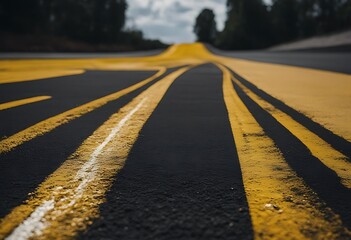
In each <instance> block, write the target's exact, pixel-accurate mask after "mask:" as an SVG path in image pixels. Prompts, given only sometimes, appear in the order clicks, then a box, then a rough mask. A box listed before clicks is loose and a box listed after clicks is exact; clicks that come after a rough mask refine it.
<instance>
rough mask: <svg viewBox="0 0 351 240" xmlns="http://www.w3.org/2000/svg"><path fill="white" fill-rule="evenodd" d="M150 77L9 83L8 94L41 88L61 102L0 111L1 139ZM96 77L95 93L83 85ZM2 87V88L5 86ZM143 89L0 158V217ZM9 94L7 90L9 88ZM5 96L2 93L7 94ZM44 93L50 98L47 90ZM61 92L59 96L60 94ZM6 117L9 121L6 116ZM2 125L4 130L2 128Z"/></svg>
mask: <svg viewBox="0 0 351 240" xmlns="http://www.w3.org/2000/svg"><path fill="white" fill-rule="evenodd" d="M168 72H169V71H168ZM153 73H154V72H136V73H135V74H127V73H126V72H105V74H103V73H102V72H90V73H87V74H84V75H82V76H84V79H85V80H82V76H81V78H77V79H76V78H75V76H69V77H60V78H53V79H50V80H45V81H38V82H42V83H41V84H38V85H37V84H36V81H33V82H31V83H32V84H33V85H27V84H22V83H15V84H9V87H10V86H12V85H13V87H14V88H15V89H12V91H14V90H16V92H21V93H22V92H28V94H31V93H33V92H37V91H39V90H38V88H40V87H41V86H42V85H43V88H45V89H49V90H50V89H51V90H52V93H54V94H58V95H57V97H61V101H57V102H55V100H54V99H53V100H52V101H51V102H50V100H49V101H47V102H45V101H44V102H41V103H40V102H39V103H35V104H30V105H28V106H25V107H23V108H22V107H17V108H13V109H9V110H6V111H1V114H3V116H2V115H0V118H1V128H0V129H1V130H0V134H1V136H4V135H5V134H4V133H5V131H16V130H22V128H23V127H24V126H30V125H31V124H32V122H33V121H34V122H35V121H38V119H45V118H47V117H48V116H53V115H56V114H57V113H60V111H61V110H62V109H66V107H71V106H73V107H75V106H76V105H77V104H78V102H81V101H83V102H84V101H88V100H91V99H94V97H96V96H100V95H104V94H108V93H110V92H115V91H118V90H121V89H122V88H125V87H128V86H130V85H132V84H134V83H136V82H139V81H142V80H144V79H145V78H147V77H149V76H151V75H152V74H153ZM101 74H102V75H101ZM97 75H100V78H101V79H100V80H101V82H102V84H103V85H104V88H103V89H104V91H101V90H100V91H99V88H98V87H96V85H95V84H86V82H85V81H88V82H89V79H90V81H96V80H97V78H96V76H97ZM89 76H90V77H89ZM127 76H128V77H127ZM66 81H67V82H66ZM75 81H76V82H75ZM69 82H71V83H72V85H71V86H75V87H72V88H71V89H69V88H68V87H67V85H66V84H68V83H69ZM74 82H75V83H74ZM152 83H153V82H152ZM152 83H150V84H152ZM150 84H149V85H150ZM76 85H77V86H76ZM149 85H148V86H149ZM4 86H5V84H4ZM16 86H17V88H16ZM5 87H6V86H5ZM1 88H3V86H2V87H1ZM146 88H147V86H145V87H143V88H141V89H139V90H137V91H135V92H133V93H131V94H128V95H127V96H125V97H122V98H120V99H117V100H116V101H112V102H110V103H108V104H106V105H105V106H103V107H101V108H98V109H96V110H94V111H92V112H90V113H87V114H85V115H83V116H82V117H80V118H78V119H75V120H73V121H71V122H69V123H68V124H65V125H62V126H60V127H58V128H56V129H54V130H53V131H51V132H49V133H47V134H45V135H43V136H40V137H37V138H35V139H33V140H31V141H29V142H26V143H24V144H22V145H20V146H18V147H17V148H16V149H14V150H13V151H11V152H8V153H5V154H1V155H0V158H1V161H0V183H1V184H0V196H1V201H0V218H1V217H4V216H5V215H6V214H8V213H9V212H10V210H11V209H12V208H14V207H16V206H18V205H20V204H21V203H22V202H23V201H24V200H26V199H27V197H28V193H30V192H33V191H34V190H35V188H36V187H37V186H38V185H39V184H40V183H41V182H43V181H44V179H45V178H46V177H47V176H48V175H50V174H51V173H53V172H54V171H55V170H56V169H57V168H58V167H59V166H60V165H61V164H62V163H63V162H64V161H65V160H66V159H67V158H68V157H69V156H70V155H71V154H72V153H74V151H75V150H76V149H77V148H78V147H79V146H80V145H81V144H82V142H83V141H84V140H85V139H86V138H88V137H89V136H90V135H91V134H92V133H93V132H94V131H95V130H96V129H97V128H98V127H99V126H100V125H102V124H103V123H104V122H105V121H106V120H107V119H108V118H109V117H110V116H111V115H112V114H113V113H116V112H117V111H118V110H119V109H120V108H121V107H123V106H124V105H125V104H127V103H128V102H129V101H130V100H131V99H133V98H134V97H136V96H137V95H138V94H140V92H141V91H143V90H145V89H146ZM65 89H67V92H68V93H72V95H71V96H70V97H69V98H68V97H64V94H65V93H64V92H65ZM83 89H84V91H83ZM55 90H57V91H55ZM8 91H11V90H10V89H9V90H8ZM3 93H4V94H5V93H6V91H4V92H3ZM43 93H45V94H50V93H51V92H43ZM60 93H61V94H63V95H60ZM75 94H77V95H75ZM3 96H4V97H5V96H7V95H6V94H5V95H3ZM3 96H2V97H3ZM55 96H56V95H55ZM90 98H91V99H90ZM83 99H84V100H83ZM66 105H67V106H66ZM78 105H79V104H78ZM58 108H59V109H58ZM61 108H62V109H61ZM5 116H7V117H6V118H5ZM23 116H25V117H23ZM4 125H5V126H6V127H7V128H8V129H7V128H3V126H4Z"/></svg>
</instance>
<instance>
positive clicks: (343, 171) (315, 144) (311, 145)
mask: <svg viewBox="0 0 351 240" xmlns="http://www.w3.org/2000/svg"><path fill="white" fill-rule="evenodd" d="M233 81H234V82H235V83H236V84H237V85H239V87H240V88H241V89H242V90H243V91H244V92H245V93H246V94H247V95H248V96H249V97H250V98H251V99H252V100H254V101H255V102H256V103H257V104H258V105H259V106H261V107H262V108H263V109H264V110H266V111H267V112H269V113H270V114H271V115H272V116H273V117H274V118H275V119H276V120H277V121H278V122H279V123H281V124H282V125H283V126H284V127H285V128H286V129H288V130H289V131H290V132H291V133H292V134H293V135H294V136H296V137H297V138H298V139H300V141H301V142H302V143H303V144H304V145H305V146H306V147H307V148H308V149H309V150H310V151H311V153H312V155H313V156H315V157H316V158H318V159H319V160H320V161H321V162H322V163H323V164H325V165H326V166H327V167H328V168H330V169H332V170H333V171H335V173H336V174H337V175H338V176H339V177H340V178H341V183H342V184H344V185H345V186H346V187H347V188H351V163H350V162H349V161H348V160H347V159H348V158H347V157H346V156H345V155H343V154H342V153H340V152H339V151H337V150H335V149H334V148H333V147H332V146H330V144H329V143H327V142H325V141H324V140H323V139H321V138H320V137H319V136H317V135H316V134H314V133H313V132H311V131H310V130H308V129H307V128H306V127H304V126H303V125H301V124H300V123H298V122H296V121H295V120H294V119H293V118H292V117H290V116H289V115H287V114H286V113H284V112H282V111H280V110H279V109H277V108H276V107H274V106H273V105H272V104H270V103H268V102H266V101H265V100H263V99H262V98H261V97H259V96H257V95H256V94H255V93H253V92H252V91H251V90H250V89H248V88H247V87H246V86H244V85H243V84H242V83H241V82H240V81H238V80H237V79H235V78H234V77H233Z"/></svg>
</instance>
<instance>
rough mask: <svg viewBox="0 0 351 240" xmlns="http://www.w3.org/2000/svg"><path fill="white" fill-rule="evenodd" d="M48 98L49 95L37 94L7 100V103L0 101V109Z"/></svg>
mask: <svg viewBox="0 0 351 240" xmlns="http://www.w3.org/2000/svg"><path fill="white" fill-rule="evenodd" d="M50 98H51V96H37V97H31V98H25V99H20V100H16V101H11V102H7V103H1V104H0V111H1V110H6V109H9V108H14V107H18V106H22V105H26V104H30V103H35V102H40V101H44V100H48V99H50Z"/></svg>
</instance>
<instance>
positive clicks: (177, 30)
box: [127, 0, 270, 43]
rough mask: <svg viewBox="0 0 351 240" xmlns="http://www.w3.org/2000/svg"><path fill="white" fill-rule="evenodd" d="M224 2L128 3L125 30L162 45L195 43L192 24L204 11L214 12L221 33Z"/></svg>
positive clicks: (161, 0) (136, 0) (135, 0)
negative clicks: (137, 31) (133, 29)
mask: <svg viewBox="0 0 351 240" xmlns="http://www.w3.org/2000/svg"><path fill="white" fill-rule="evenodd" d="M226 1H227V0H127V2H128V5H129V7H128V10H127V19H128V20H127V28H137V29H140V30H142V31H143V33H144V36H145V37H146V38H151V39H160V40H162V41H163V42H165V43H186V42H194V41H195V35H194V34H193V26H194V22H195V19H196V17H197V15H198V14H199V13H200V11H201V10H202V9H204V8H210V9H212V10H213V11H214V12H215V15H216V22H217V29H218V30H222V29H223V26H224V21H225V20H226ZM266 1H270V0H266Z"/></svg>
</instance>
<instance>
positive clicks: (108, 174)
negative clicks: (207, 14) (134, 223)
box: [0, 67, 189, 239]
mask: <svg viewBox="0 0 351 240" xmlns="http://www.w3.org/2000/svg"><path fill="white" fill-rule="evenodd" d="M188 69H189V67H184V68H182V69H180V70H177V71H176V72H173V73H171V74H169V75H168V76H166V77H165V78H163V79H162V80H160V81H158V82H157V83H155V84H154V85H152V86H151V87H150V88H148V89H147V90H145V91H144V92H143V93H141V94H140V95H139V96H138V97H136V98H135V99H134V100H133V101H132V102H130V103H129V104H127V105H126V106H125V107H123V108H122V109H120V111H119V112H118V113H116V114H114V115H112V116H111V117H110V118H109V120H107V121H106V122H105V123H104V124H103V125H102V126H101V127H99V128H98V129H97V130H96V131H95V132H94V133H93V134H92V135H91V136H90V137H89V138H88V139H87V140H85V141H84V143H83V144H82V145H81V146H80V147H79V149H78V150H77V151H76V152H75V153H74V154H72V155H71V156H70V157H69V158H68V160H66V161H65V162H64V164H63V165H62V166H61V167H60V168H59V169H58V170H56V171H55V172H54V173H53V174H52V175H50V176H49V177H48V178H47V179H46V180H45V182H43V183H42V184H41V185H40V187H39V188H38V189H37V190H36V191H35V192H34V193H33V194H32V195H31V197H30V198H29V199H28V200H27V202H26V203H25V204H23V205H21V206H19V207H16V208H15V209H14V210H13V211H12V212H11V213H10V214H9V215H7V216H6V217H5V218H4V219H3V220H1V222H0V238H4V237H6V236H9V234H10V239H16V238H17V237H18V236H24V239H28V238H35V239H71V238H73V237H74V236H75V234H76V233H77V232H78V231H82V230H84V229H85V228H86V227H87V226H88V225H90V224H91V223H92V220H93V219H95V218H96V217H98V216H99V205H100V204H101V203H102V202H104V201H105V199H104V196H105V193H106V191H107V190H108V189H109V187H110V185H111V182H112V180H113V178H114V176H115V175H116V173H117V172H118V171H119V170H120V169H121V168H123V165H124V163H125V160H126V158H127V156H128V153H129V151H130V149H131V147H132V146H133V144H134V142H135V141H136V139H137V137H138V134H139V132H140V130H141V129H142V127H143V125H144V124H145V122H146V120H147V119H148V118H149V117H150V115H151V114H152V112H153V111H154V109H155V108H156V106H157V105H158V103H159V102H160V101H161V99H162V97H163V96H164V94H165V93H166V91H167V89H168V88H169V86H170V85H171V84H172V83H173V81H174V80H175V79H176V78H178V77H179V76H180V75H181V74H183V73H184V72H186V71H187V70H188ZM126 117H127V120H126ZM121 124H122V125H121ZM116 126H117V127H120V129H119V131H118V132H117V133H116V134H115V135H113V137H111V138H110V139H109V141H108V142H107V143H106V139H108V138H109V136H110V135H111V132H112V131H114V130H115V129H116ZM121 126H123V127H121ZM104 142H105V143H106V145H104V147H100V146H101V144H103V143H104ZM97 150H98V151H101V154H99V155H98V154H97ZM92 159H93V161H92ZM77 176H78V177H77ZM82 185H84V191H81V189H82V188H83V187H81V186H82ZM35 211H37V213H44V214H43V216H40V214H38V215H39V216H38V215H35V216H32V215H31V214H32V213H33V212H35ZM38 219H40V221H35V220H38ZM26 220H28V222H27V223H34V224H35V226H33V225H31V224H27V225H26V224H24V225H23V224H22V225H21V223H23V222H24V221H26ZM16 227H18V228H20V227H22V229H21V231H20V232H16ZM11 233H12V234H11ZM16 234H18V235H16Z"/></svg>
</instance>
